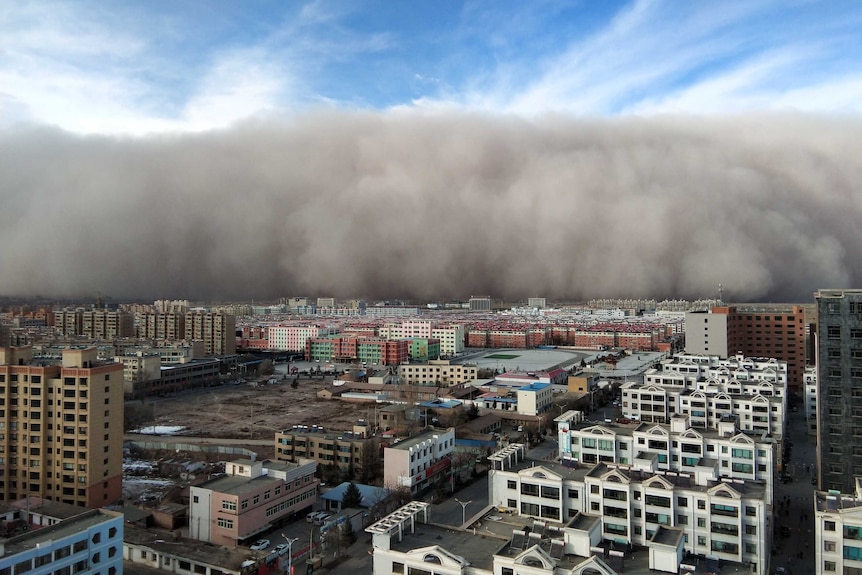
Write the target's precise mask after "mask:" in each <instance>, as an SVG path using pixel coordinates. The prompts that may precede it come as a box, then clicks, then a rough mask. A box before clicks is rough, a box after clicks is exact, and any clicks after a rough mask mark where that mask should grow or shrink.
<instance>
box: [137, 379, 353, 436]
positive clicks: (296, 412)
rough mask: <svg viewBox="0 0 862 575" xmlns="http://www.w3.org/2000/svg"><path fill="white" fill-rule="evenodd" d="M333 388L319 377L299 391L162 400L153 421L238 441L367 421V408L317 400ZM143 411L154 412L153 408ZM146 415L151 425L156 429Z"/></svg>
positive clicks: (282, 386) (230, 389)
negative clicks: (295, 428)
mask: <svg viewBox="0 0 862 575" xmlns="http://www.w3.org/2000/svg"><path fill="white" fill-rule="evenodd" d="M329 384H330V381H329V380H326V381H322V380H320V379H315V380H302V381H300V382H299V386H298V387H297V388H296V389H293V388H292V387H291V386H290V384H289V383H287V382H285V383H278V384H274V385H263V386H258V387H252V386H250V385H231V386H221V387H216V388H210V389H207V390H195V391H191V392H187V393H186V394H182V395H176V396H171V397H164V398H159V399H157V400H156V402H155V408H154V409H155V416H156V422H155V423H156V424H157V425H183V426H186V427H187V428H188V429H187V431H186V432H184V433H183V434H182V435H192V436H198V437H224V438H236V439H272V437H273V435H274V434H275V432H276V431H281V430H283V429H289V428H290V427H291V426H293V425H300V424H301V425H309V426H311V425H315V424H316V425H324V426H326V427H327V428H331V429H333V430H347V429H352V426H353V424H354V422H355V421H356V420H357V419H359V418H363V417H366V415H367V413H368V407H367V406H365V405H354V404H349V403H344V402H341V401H333V400H321V399H317V397H316V393H317V392H318V391H319V390H321V389H323V388H324V387H326V386H328V385H329ZM144 408H145V409H153V408H152V407H151V405H150V404H147V405H146V406H144ZM148 415H149V417H148V418H147V419H148V421H147V424H149V425H152V414H151V413H149V414H148Z"/></svg>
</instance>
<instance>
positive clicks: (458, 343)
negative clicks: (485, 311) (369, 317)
mask: <svg viewBox="0 0 862 575" xmlns="http://www.w3.org/2000/svg"><path fill="white" fill-rule="evenodd" d="M378 335H380V337H383V338H386V339H408V338H426V339H436V340H439V342H440V356H441V357H453V356H456V355H458V354H459V353H461V352H462V351H464V326H463V325H459V324H451V325H435V323H434V322H432V321H431V320H420V319H416V320H406V321H401V322H392V323H387V324H386V325H384V326H383V327H381V328H380V329H379V330H378Z"/></svg>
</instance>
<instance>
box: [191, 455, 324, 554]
mask: <svg viewBox="0 0 862 575" xmlns="http://www.w3.org/2000/svg"><path fill="white" fill-rule="evenodd" d="M315 471H317V462H312V461H308V462H297V463H289V462H273V461H250V460H238V461H231V462H229V463H227V464H226V465H225V472H226V475H225V476H222V477H216V478H214V479H210V480H208V481H205V482H204V483H201V484H200V485H197V486H191V487H190V493H189V497H190V500H191V503H190V506H189V536H190V537H192V538H193V539H198V540H200V541H207V542H209V543H215V544H217V545H229V546H235V545H244V544H247V543H248V542H250V541H252V540H254V539H255V538H256V537H257V535H258V534H260V533H263V532H265V531H269V530H270V529H272V528H274V527H278V526H280V525H282V524H283V523H284V522H286V521H287V520H289V519H290V518H292V517H294V516H296V515H298V514H299V513H300V512H302V511H304V510H305V509H307V508H310V507H312V506H313V505H314V504H315V502H316V501H317V495H318V492H319V482H318V480H317V479H316V478H315V476H314V474H315Z"/></svg>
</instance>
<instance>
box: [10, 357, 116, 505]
mask: <svg viewBox="0 0 862 575" xmlns="http://www.w3.org/2000/svg"><path fill="white" fill-rule="evenodd" d="M122 456H123V366H122V364H119V363H114V362H100V361H98V360H97V354H96V348H80V349H68V350H64V351H63V359H62V364H60V365H55V364H49V363H48V362H45V361H34V360H33V352H32V349H31V348H29V347H23V348H0V470H2V472H3V474H2V476H0V502H10V501H15V500H16V499H20V498H22V497H26V496H28V495H36V496H40V497H43V498H45V499H50V500H53V501H60V502H62V503H68V504H72V505H78V506H84V507H102V506H104V505H108V504H112V503H115V502H116V501H117V500H118V499H120V497H121V496H122V463H123V462H122Z"/></svg>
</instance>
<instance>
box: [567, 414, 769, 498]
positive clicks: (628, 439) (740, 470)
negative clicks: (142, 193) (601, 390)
mask: <svg viewBox="0 0 862 575" xmlns="http://www.w3.org/2000/svg"><path fill="white" fill-rule="evenodd" d="M559 419H560V418H557V420H555V421H557V430H558V431H557V435H558V444H559V446H560V457H561V458H562V459H563V460H567V459H568V460H573V461H577V462H580V463H585V464H588V465H591V464H595V463H619V464H623V465H641V466H642V465H643V462H651V465H653V466H654V469H656V470H660V471H675V472H685V473H693V472H695V471H696V470H697V469H699V468H702V467H704V466H706V467H709V468H713V467H714V468H715V469H716V474H717V475H718V476H719V477H722V478H726V479H731V480H737V479H742V480H749V481H754V480H757V481H762V482H763V489H764V497H765V501H766V502H767V503H769V504H770V505H771V503H772V494H773V469H774V457H775V455H774V451H775V450H774V445H775V443H774V441H773V440H772V439H770V438H767V437H765V436H764V435H763V434H760V435H754V434H750V433H742V432H740V431H739V430H738V429H737V428H736V427H735V425H734V424H733V423H722V424H721V425H720V426H719V428H718V429H717V430H703V429H700V430H698V429H694V428H692V427H690V426H689V423H688V420H687V418H685V417H681V416H678V417H675V418H674V419H673V421H672V423H671V425H669V426H668V425H662V424H648V423H642V424H640V425H638V426H637V427H630V426H613V427H612V426H604V425H588V426H573V425H572V424H570V423H567V422H565V421H559Z"/></svg>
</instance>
